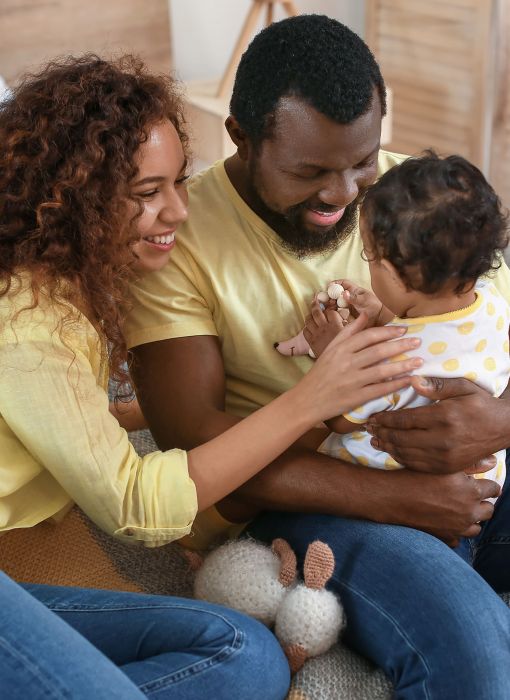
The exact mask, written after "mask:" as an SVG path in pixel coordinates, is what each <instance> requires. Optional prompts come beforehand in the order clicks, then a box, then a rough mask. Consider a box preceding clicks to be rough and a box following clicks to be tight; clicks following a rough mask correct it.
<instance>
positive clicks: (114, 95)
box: [0, 54, 187, 383]
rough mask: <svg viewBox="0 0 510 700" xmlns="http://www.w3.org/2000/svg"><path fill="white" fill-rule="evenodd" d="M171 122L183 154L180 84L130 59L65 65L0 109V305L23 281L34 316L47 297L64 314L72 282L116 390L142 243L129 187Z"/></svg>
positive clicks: (54, 65) (89, 58)
mask: <svg viewBox="0 0 510 700" xmlns="http://www.w3.org/2000/svg"><path fill="white" fill-rule="evenodd" d="M163 119H169V120H170V121H171V122H172V124H173V125H174V126H175V128H176V130H177V132H178V134H179V136H180V139H181V141H182V143H183V146H184V147H186V145H187V139H186V134H185V132H184V130H183V125H184V119H183V114H182V103H181V98H180V95H179V91H178V89H177V86H176V83H175V81H174V80H173V79H171V78H166V77H160V76H154V75H151V74H149V73H148V72H147V70H146V68H145V66H144V64H143V62H142V61H141V60H140V59H138V58H136V57H133V56H123V57H122V58H119V59H117V60H113V61H109V60H104V59H102V58H100V57H98V56H96V55H93V54H87V55H84V56H81V57H72V56H70V57H67V58H63V59H57V60H55V61H52V62H51V63H49V64H48V65H47V66H46V67H44V68H43V69H42V70H41V71H40V72H39V73H37V74H33V75H28V76H26V77H25V78H24V79H23V80H22V82H21V83H20V84H19V86H18V87H17V88H15V89H14V91H13V95H12V97H11V98H10V99H9V100H8V101H6V102H4V103H2V104H0V144H1V148H0V296H3V295H5V294H7V293H8V291H9V289H10V286H11V283H12V280H13V279H14V278H15V277H16V275H17V273H19V272H20V271H22V270H25V271H28V272H29V273H30V275H31V279H32V291H33V295H34V302H33V303H34V305H35V304H37V300H38V298H39V292H40V290H41V289H42V288H43V287H44V290H45V293H48V294H49V295H50V297H51V298H52V299H53V300H54V301H55V302H56V303H59V299H61V293H62V288H63V285H62V282H64V286H65V287H67V288H69V289H72V290H73V294H74V295H76V294H78V295H79V296H80V297H81V298H82V299H83V301H84V304H85V305H86V307H87V309H88V312H89V315H90V316H91V317H92V318H91V320H92V322H93V323H95V324H96V327H100V328H101V330H102V333H103V335H104V338H105V340H106V341H107V342H108V346H109V348H110V358H109V361H110V370H111V375H112V377H113V378H114V379H117V380H118V381H119V382H120V383H122V382H123V381H124V380H125V379H126V375H125V372H124V370H123V369H122V364H123V361H124V360H125V357H126V346H125V342H124V339H123V336H122V331H121V321H122V310H121V309H122V304H123V302H124V300H125V299H126V292H127V285H128V282H129V280H130V276H131V274H132V273H131V264H132V262H133V259H134V255H133V252H132V250H131V246H132V244H133V243H134V242H135V241H136V240H137V234H136V221H135V219H136V217H134V218H133V216H132V214H131V215H130V214H129V212H128V205H129V197H130V182H131V180H132V178H133V177H134V176H135V175H136V172H137V168H136V166H135V163H134V158H135V154H136V152H137V150H138V148H139V147H140V145H141V144H142V143H143V142H144V141H145V140H146V139H147V136H148V132H149V130H150V128H151V127H152V126H153V125H154V124H156V123H158V122H160V121H161V120H163Z"/></svg>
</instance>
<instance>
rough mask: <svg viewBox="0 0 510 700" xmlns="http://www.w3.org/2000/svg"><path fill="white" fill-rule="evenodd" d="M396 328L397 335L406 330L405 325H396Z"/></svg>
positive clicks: (402, 333)
mask: <svg viewBox="0 0 510 700" xmlns="http://www.w3.org/2000/svg"><path fill="white" fill-rule="evenodd" d="M397 330H398V334H399V335H404V333H405V332H406V331H407V328H406V327H405V326H397Z"/></svg>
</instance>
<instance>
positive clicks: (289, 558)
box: [271, 537, 297, 587]
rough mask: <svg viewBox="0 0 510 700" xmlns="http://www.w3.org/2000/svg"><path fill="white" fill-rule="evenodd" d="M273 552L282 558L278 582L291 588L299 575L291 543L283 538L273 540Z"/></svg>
mask: <svg viewBox="0 0 510 700" xmlns="http://www.w3.org/2000/svg"><path fill="white" fill-rule="evenodd" d="M271 550H272V551H273V552H274V553H275V554H276V555H277V556H278V557H280V562H281V566H280V575H279V576H278V581H279V582H280V583H281V584H282V586H285V587H287V586H290V585H291V584H292V583H293V581H294V579H295V578H296V575H297V562H296V555H295V554H294V552H293V551H292V549H291V547H290V545H289V543H288V542H287V541H286V540H283V539H282V538H281V537H278V539H276V540H273V544H272V545H271Z"/></svg>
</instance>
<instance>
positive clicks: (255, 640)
mask: <svg viewBox="0 0 510 700" xmlns="http://www.w3.org/2000/svg"><path fill="white" fill-rule="evenodd" d="M23 589H25V590H23ZM41 603H42V604H41ZM51 611H53V612H51ZM78 633H79V634H78ZM288 686H289V668H288V664H287V662H286V659H285V657H284V655H283V652H282V650H281V648H280V646H279V644H278V643H277V641H276V639H275V638H274V637H273V635H272V634H271V633H270V632H269V631H268V630H267V629H266V628H265V627H264V626H263V625H261V624H260V623H258V622H256V621H255V620H252V619H250V618H248V617H245V616H244V615H241V614H239V613H236V612H234V611H231V610H226V609H225V608H222V607H220V606H216V605H210V604H208V603H204V602H202V601H195V600H186V599H180V598H170V597H164V596H151V595H141V594H137V593H119V592H117V591H94V590H85V589H80V588H62V587H54V586H36V585H31V584H27V585H23V587H21V586H18V585H17V584H15V583H14V582H13V581H11V580H10V579H9V578H8V577H7V576H5V575H4V574H3V573H1V572H0V698H5V700H39V699H40V698H41V699H42V698H48V699H51V700H56V699H58V700H63V699H64V698H66V699H67V700H71V699H72V700H135V699H136V700H138V699H139V698H140V699H141V698H144V697H148V698H154V699H155V700H156V699H157V700H165V699H166V698H172V699H173V700H175V699H179V700H181V699H182V700H187V699H188V698H189V699H191V698H192V699H193V700H200V699H201V698H207V699H208V700H219V699H223V698H224V699H225V700H227V699H228V700H233V699H234V698H243V699H245V698H249V699H250V700H261V699H262V698H264V699H266V698H273V699H274V700H282V698H284V697H285V695H286V693H287V690H288Z"/></svg>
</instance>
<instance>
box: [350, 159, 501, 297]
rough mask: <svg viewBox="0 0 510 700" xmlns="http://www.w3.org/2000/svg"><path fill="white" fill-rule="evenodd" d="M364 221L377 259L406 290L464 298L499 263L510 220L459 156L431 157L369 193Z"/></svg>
mask: <svg viewBox="0 0 510 700" xmlns="http://www.w3.org/2000/svg"><path fill="white" fill-rule="evenodd" d="M361 216H362V218H363V222H362V223H363V225H364V227H366V232H367V234H368V236H369V237H370V247H371V249H372V254H373V255H374V256H375V257H376V259H379V260H380V259H381V258H386V260H389V261H390V262H391V264H392V265H393V266H394V267H395V269H396V270H397V272H398V275H399V277H400V278H401V279H402V281H403V282H404V283H405V284H406V285H407V286H408V288H409V289H415V290H416V291H419V292H423V293H424V294H434V293H436V292H438V291H440V290H441V289H442V288H444V287H445V285H447V284H449V283H452V282H453V283H454V287H453V290H454V292H455V293H460V292H461V291H463V290H464V289H465V287H466V285H472V284H474V283H475V282H476V280H477V279H478V277H480V276H481V275H484V274H486V273H488V272H490V271H491V270H497V269H498V268H499V267H500V265H501V252H502V251H503V250H504V249H505V248H506V246H507V244H508V217H507V214H506V212H505V211H504V210H503V208H502V206H501V201H500V199H499V197H498V196H497V195H496V193H495V192H494V190H493V189H492V187H491V186H490V185H489V183H488V182H487V180H486V179H485V177H484V176H483V174H482V173H481V172H480V170H478V168H477V167H476V166H474V165H473V164H472V163H470V162H469V161H467V160H466V159H465V158H462V156H456V155H453V156H448V157H447V158H440V157H439V156H438V155H437V154H436V153H434V152H433V151H426V152H425V153H424V154H423V155H422V156H420V157H417V158H408V159H407V160H405V161H404V162H403V163H401V164H400V165H396V166H395V167H393V168H391V170H388V171H387V172H386V173H384V175H383V176H382V177H381V178H380V179H379V180H378V181H377V182H376V183H375V184H374V185H372V186H371V187H369V188H368V190H367V192H366V194H365V198H364V201H363V204H362V207H361Z"/></svg>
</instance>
